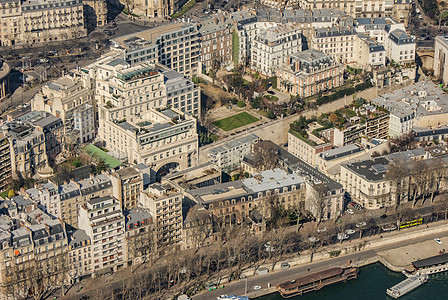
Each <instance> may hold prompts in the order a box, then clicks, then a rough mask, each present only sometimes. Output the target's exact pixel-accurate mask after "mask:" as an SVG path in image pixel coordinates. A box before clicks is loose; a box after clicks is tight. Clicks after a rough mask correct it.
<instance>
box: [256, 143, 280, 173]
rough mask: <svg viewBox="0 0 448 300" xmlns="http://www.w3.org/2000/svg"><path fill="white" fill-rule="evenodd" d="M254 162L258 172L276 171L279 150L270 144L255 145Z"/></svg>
mask: <svg viewBox="0 0 448 300" xmlns="http://www.w3.org/2000/svg"><path fill="white" fill-rule="evenodd" d="M254 156H255V157H254V160H255V163H256V168H257V169H258V171H264V170H271V169H274V168H275V167H276V166H277V164H278V150H277V147H276V145H274V144H273V143H270V142H260V143H258V144H255V145H254Z"/></svg>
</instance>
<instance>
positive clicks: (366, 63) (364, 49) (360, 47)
mask: <svg viewBox="0 0 448 300" xmlns="http://www.w3.org/2000/svg"><path fill="white" fill-rule="evenodd" d="M356 42H357V47H356V49H357V51H356V52H357V57H356V66H357V67H358V68H361V69H363V70H368V71H370V70H371V69H375V68H378V67H384V66H385V65H386V49H384V46H383V45H382V44H379V43H378V42H376V41H375V40H373V39H372V38H371V37H370V36H368V35H365V34H362V33H358V35H356Z"/></svg>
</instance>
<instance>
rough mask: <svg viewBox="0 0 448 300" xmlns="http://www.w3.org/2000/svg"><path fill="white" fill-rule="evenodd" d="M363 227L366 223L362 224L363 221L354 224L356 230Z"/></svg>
mask: <svg viewBox="0 0 448 300" xmlns="http://www.w3.org/2000/svg"><path fill="white" fill-rule="evenodd" d="M364 226H366V222H364V221H362V222H358V223H356V227H358V228H360V227H364Z"/></svg>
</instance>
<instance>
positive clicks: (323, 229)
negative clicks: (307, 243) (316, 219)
mask: <svg viewBox="0 0 448 300" xmlns="http://www.w3.org/2000/svg"><path fill="white" fill-rule="evenodd" d="M325 231H327V227H322V228H320V229H317V232H325Z"/></svg>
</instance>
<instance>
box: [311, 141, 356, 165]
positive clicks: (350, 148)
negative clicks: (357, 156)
mask: <svg viewBox="0 0 448 300" xmlns="http://www.w3.org/2000/svg"><path fill="white" fill-rule="evenodd" d="M361 151H362V148H361V147H359V146H358V145H355V144H349V145H346V146H343V147H339V148H335V149H331V150H328V151H325V152H322V153H319V156H320V157H322V159H324V160H327V161H328V160H333V159H338V158H341V157H344V156H347V155H351V154H353V153H357V152H361Z"/></svg>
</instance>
